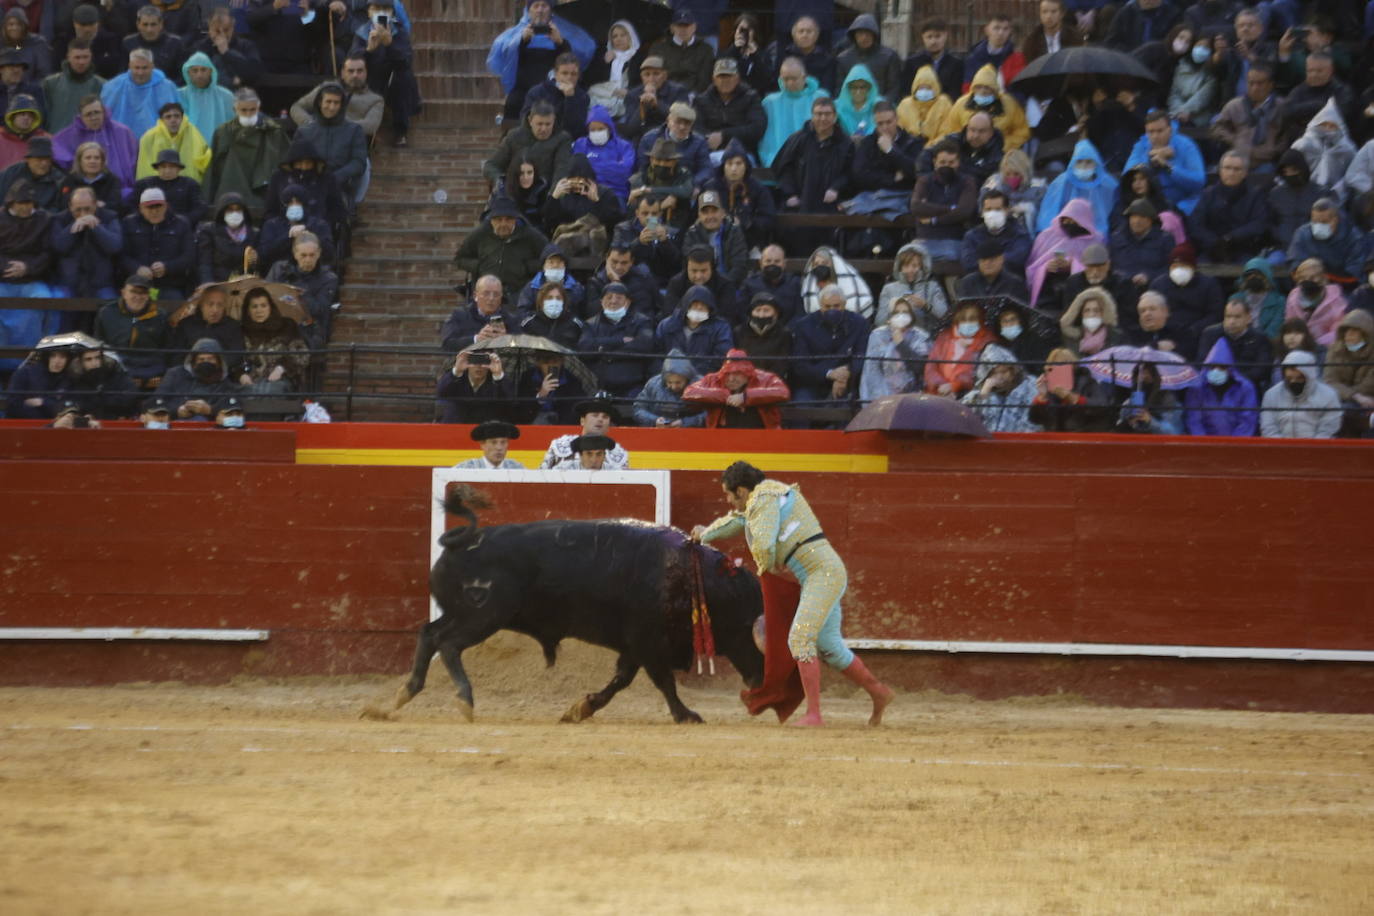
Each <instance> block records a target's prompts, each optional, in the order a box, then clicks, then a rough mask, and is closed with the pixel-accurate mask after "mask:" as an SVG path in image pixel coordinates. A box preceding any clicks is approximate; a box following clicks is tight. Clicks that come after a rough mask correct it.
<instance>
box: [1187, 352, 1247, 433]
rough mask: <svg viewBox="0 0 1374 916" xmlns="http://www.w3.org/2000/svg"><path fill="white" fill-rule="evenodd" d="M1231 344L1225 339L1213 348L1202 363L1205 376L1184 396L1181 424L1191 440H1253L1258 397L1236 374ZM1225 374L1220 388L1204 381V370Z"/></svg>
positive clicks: (1205, 379) (1242, 377) (1239, 375)
mask: <svg viewBox="0 0 1374 916" xmlns="http://www.w3.org/2000/svg"><path fill="white" fill-rule="evenodd" d="M1235 365H1236V364H1235V358H1234V357H1233V356H1232V354H1231V344H1230V341H1228V340H1227V338H1226V337H1225V335H1223V336H1222V337H1220V338H1219V339H1218V340H1217V342H1216V343H1214V344H1212V347H1211V349H1210V350H1209V351H1208V352H1207V357H1206V358H1205V359H1203V360H1202V367H1203V369H1204V373H1203V374H1202V375H1201V376H1200V377H1199V378H1198V380H1197V382H1196V383H1194V385H1193V386H1192V387H1191V388H1188V389H1187V390H1185V391H1184V392H1183V424H1184V429H1185V430H1187V432H1188V435H1190V436H1253V435H1254V434H1255V433H1256V432H1257V431H1258V430H1259V412H1258V409H1257V408H1258V407H1259V397H1258V395H1256V394H1255V386H1254V383H1252V382H1251V381H1250V380H1249V379H1248V378H1246V377H1245V376H1244V375H1242V374H1241V373H1240V372H1238V371H1236V367H1235ZM1213 366H1217V367H1220V368H1223V369H1225V370H1226V376H1227V377H1226V382H1225V384H1223V385H1221V386H1220V387H1218V386H1216V385H1213V384H1211V383H1210V382H1209V381H1207V376H1206V372H1205V370H1207V369H1210V368H1212V367H1213Z"/></svg>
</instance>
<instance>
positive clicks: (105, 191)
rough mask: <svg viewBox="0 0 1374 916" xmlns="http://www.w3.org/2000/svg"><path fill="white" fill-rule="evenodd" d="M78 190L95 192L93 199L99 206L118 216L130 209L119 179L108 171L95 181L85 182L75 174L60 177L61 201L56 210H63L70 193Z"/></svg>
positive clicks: (69, 173)
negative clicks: (84, 189) (85, 189)
mask: <svg viewBox="0 0 1374 916" xmlns="http://www.w3.org/2000/svg"><path fill="white" fill-rule="evenodd" d="M78 188H90V189H91V190H92V191H94V192H95V199H96V200H98V201H99V202H100V206H102V207H106V208H107V209H110V210H113V211H114V212H116V213H118V214H119V215H120V216H123V215H124V214H126V213H128V212H129V210H130V207H129V206H128V205H127V204H126V203H125V201H124V187H123V186H122V185H121V184H120V183H119V179H118V178H117V177H116V176H115V175H114V174H113V173H112V172H110V171H109V170H108V169H107V170H106V171H105V173H104V174H102V175H101V176H100V177H99V178H97V179H96V180H95V181H87V180H86V179H84V178H82V177H80V176H79V175H77V174H76V173H75V172H68V173H67V174H66V175H64V176H62V200H61V203H60V205H59V206H58V208H57V209H59V210H65V209H66V208H67V201H68V200H70V199H71V196H72V192H73V191H75V190H77V189H78Z"/></svg>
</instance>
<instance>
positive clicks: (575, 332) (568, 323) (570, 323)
mask: <svg viewBox="0 0 1374 916" xmlns="http://www.w3.org/2000/svg"><path fill="white" fill-rule="evenodd" d="M521 315H522V316H523V317H522V319H521V321H520V331H519V333H521V334H530V335H532V336H534V337H543V338H545V339H546V340H552V341H553V342H554V343H556V344H558V345H559V346H561V347H567V348H568V349H569V350H577V349H578V346H577V342H578V341H579V340H581V339H582V331H583V329H584V328H585V327H586V325H584V324H583V323H582V319H580V318H578V317H577V316H576V315H575V314H573V312H571V311H570V310H569V309H567V308H564V309H563V311H562V313H560V314H559V316H558V317H557V318H550V317H549V316H548V315H545V314H544V313H543V312H529V313H525V312H521Z"/></svg>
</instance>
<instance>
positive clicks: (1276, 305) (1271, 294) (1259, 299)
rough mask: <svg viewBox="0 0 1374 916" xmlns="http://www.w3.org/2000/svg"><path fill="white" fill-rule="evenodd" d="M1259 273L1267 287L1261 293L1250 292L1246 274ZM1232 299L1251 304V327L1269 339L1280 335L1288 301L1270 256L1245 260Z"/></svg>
mask: <svg viewBox="0 0 1374 916" xmlns="http://www.w3.org/2000/svg"><path fill="white" fill-rule="evenodd" d="M1250 273H1258V274H1260V275H1261V276H1262V277H1263V278H1264V283H1265V289H1264V291H1263V292H1261V293H1250V292H1249V291H1248V290H1246V288H1245V281H1246V275H1247V274H1250ZM1230 298H1231V299H1243V300H1245V301H1246V302H1247V304H1249V306H1250V315H1251V319H1252V320H1251V327H1253V328H1255V329H1256V330H1258V331H1259V332H1260V333H1261V334H1263V335H1264V336H1265V337H1267V338H1269V339H1273V338H1275V337H1278V336H1279V327H1280V326H1281V325H1282V324H1283V320H1284V311H1285V309H1286V307H1287V303H1286V302H1285V300H1284V297H1283V295H1282V294H1281V293H1279V291H1278V287H1277V285H1276V284H1275V283H1274V268H1273V265H1272V264H1270V263H1269V259H1268V258H1262V257H1254V258H1251V259H1250V260H1248V261H1246V262H1245V266H1244V267H1243V268H1242V269H1241V274H1240V276H1239V277H1237V278H1236V291H1235V292H1234V293H1232V294H1231V296H1230Z"/></svg>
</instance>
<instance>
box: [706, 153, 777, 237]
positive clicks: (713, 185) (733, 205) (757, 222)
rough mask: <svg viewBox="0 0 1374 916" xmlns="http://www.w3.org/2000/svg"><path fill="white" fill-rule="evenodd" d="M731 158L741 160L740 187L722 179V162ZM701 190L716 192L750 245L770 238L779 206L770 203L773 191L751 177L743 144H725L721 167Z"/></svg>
mask: <svg viewBox="0 0 1374 916" xmlns="http://www.w3.org/2000/svg"><path fill="white" fill-rule="evenodd" d="M731 159H743V160H744V179H743V180H742V181H740V183H739V184H731V183H730V182H729V181H728V180H727V179H726V178H725V163H727V162H729V161H730V160H731ZM703 190H706V191H715V192H716V193H717V194H719V195H720V201H721V203H722V204H723V205H724V206H725V212H726V214H727V215H728V216H729V217H730V219H732V220H734V222H735V225H737V226H739V227H740V229H741V230H743V232H744V237H745V239H747V240H748V241H749V243H750V244H751V245H762V244H764V243H766V242H767V241H768V240H769V239H771V238H772V237H773V223H774V221H775V220H776V219H777V218H778V207H777V204H776V203H775V202H774V201H773V192H772V191H771V190H769V189H768V188H767V187H765V186H764V185H763V183H762V182H760V181H759V180H758V179H757V178H755V177H754V166H753V163H752V162H750V159H749V151H748V150H746V149H745V148H744V144H742V143H740V142H739V141H738V140H731V141H730V142H729V143H728V144H726V146H725V150H724V151H723V152H722V153H721V157H720V165H719V166H717V168H716V171H715V175H714V177H712V179H711V180H710V181H708V182H706V186H705V188H703Z"/></svg>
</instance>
